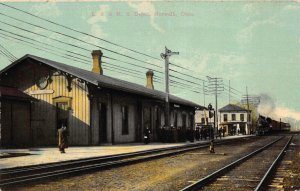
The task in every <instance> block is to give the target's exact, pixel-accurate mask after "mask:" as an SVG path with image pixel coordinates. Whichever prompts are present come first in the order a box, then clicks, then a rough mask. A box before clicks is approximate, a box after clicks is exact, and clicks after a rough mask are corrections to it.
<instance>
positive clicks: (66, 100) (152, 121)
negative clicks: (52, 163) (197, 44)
mask: <svg viewBox="0 0 300 191" xmlns="http://www.w3.org/2000/svg"><path fill="white" fill-rule="evenodd" d="M92 56H93V69H92V71H86V70H83V69H80V68H76V67H72V66H69V65H65V64H62V63H58V62H55V61H52V60H48V59H44V58H40V57H37V56H33V55H25V56H24V57H22V58H20V59H18V60H17V61H15V62H13V63H12V64H10V65H9V66H7V67H6V68H4V69H3V70H2V71H0V85H1V89H0V91H1V93H2V100H1V101H2V111H1V126H0V127H1V129H0V130H1V139H0V144H1V146H2V147H7V146H16V147H23V146H41V145H43V146H46V145H55V144H56V139H57V136H56V133H57V129H58V128H60V127H61V126H62V124H66V125H67V129H68V131H69V135H70V137H69V143H70V145H101V144H107V143H108V144H114V143H128V142H142V140H143V134H144V131H145V129H146V127H148V128H149V129H150V130H151V133H152V134H151V136H152V140H153V141H158V134H159V131H160V130H161V127H162V126H164V124H165V120H164V119H165V117H164V116H165V97H166V94H165V93H164V92H161V91H157V90H154V89H153V88H154V86H153V75H154V74H153V72H152V71H148V72H147V74H146V76H147V80H145V82H146V81H147V82H146V84H147V85H146V87H144V86H141V85H137V84H134V83H130V82H126V81H123V80H119V79H116V78H112V77H108V76H105V75H103V70H102V66H101V62H102V61H101V57H102V52H101V51H99V50H98V51H93V53H92ZM108 67H109V66H108ZM169 100H170V124H172V125H173V126H175V127H180V128H181V129H188V128H192V127H194V114H195V107H201V106H200V105H197V104H195V103H193V102H190V101H187V100H184V99H181V98H178V97H175V96H173V95H169Z"/></svg>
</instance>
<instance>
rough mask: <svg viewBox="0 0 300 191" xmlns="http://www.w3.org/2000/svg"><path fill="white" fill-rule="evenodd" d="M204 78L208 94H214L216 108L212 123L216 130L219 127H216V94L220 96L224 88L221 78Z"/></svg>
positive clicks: (216, 108)
mask: <svg viewBox="0 0 300 191" xmlns="http://www.w3.org/2000/svg"><path fill="white" fill-rule="evenodd" d="M206 77H207V79H208V81H209V85H208V89H209V93H212V94H215V100H216V102H215V103H216V107H215V114H214V123H215V126H216V127H217V130H218V127H219V125H218V94H220V92H221V91H224V86H223V83H222V82H223V80H222V78H217V77H216V78H212V77H209V76H206ZM214 128H215V127H214ZM214 130H215V129H214Z"/></svg>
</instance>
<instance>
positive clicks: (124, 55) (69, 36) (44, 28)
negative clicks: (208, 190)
mask: <svg viewBox="0 0 300 191" xmlns="http://www.w3.org/2000/svg"><path fill="white" fill-rule="evenodd" d="M0 15H4V16H6V17H8V18H11V19H14V20H17V21H19V22H22V23H26V24H28V25H31V26H34V27H37V28H40V29H43V30H46V31H50V32H53V33H56V34H59V35H61V36H65V37H68V38H71V39H73V40H77V41H79V42H81V43H85V44H88V45H91V46H95V47H98V48H101V49H102V50H106V51H108V52H111V53H114V54H117V55H120V56H123V57H127V58H130V59H132V60H136V61H139V62H142V63H146V64H150V65H152V66H155V67H158V68H162V67H161V66H157V65H153V64H151V63H149V62H146V61H143V60H140V59H137V58H134V57H131V56H128V55H126V54H122V53H119V52H116V51H114V50H110V49H108V48H105V47H103V46H99V45H96V44H93V43H90V42H87V41H84V40H82V39H79V38H76V37H74V36H71V35H68V34H64V33H62V32H58V31H55V30H52V29H48V28H46V27H42V26H39V25H36V24H33V23H29V22H26V21H24V20H21V19H17V18H14V17H12V16H8V15H6V14H4V13H0Z"/></svg>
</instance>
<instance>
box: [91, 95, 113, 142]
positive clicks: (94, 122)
mask: <svg viewBox="0 0 300 191" xmlns="http://www.w3.org/2000/svg"><path fill="white" fill-rule="evenodd" d="M100 104H104V105H106V139H107V143H111V125H112V123H111V109H110V108H111V103H110V95H109V94H108V93H107V92H105V91H104V92H101V90H100V91H99V92H98V93H97V94H95V95H94V98H93V99H92V104H91V107H92V108H91V109H92V114H91V115H92V116H91V128H92V140H91V141H92V142H91V144H92V145H99V143H100V141H101V140H100V129H99V120H100V116H101V115H103V114H102V113H100V112H101V111H100V110H99V108H100V107H99V106H100Z"/></svg>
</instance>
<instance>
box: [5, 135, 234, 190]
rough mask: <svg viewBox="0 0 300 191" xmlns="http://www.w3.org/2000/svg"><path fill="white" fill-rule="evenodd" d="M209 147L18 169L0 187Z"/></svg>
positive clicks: (168, 150) (160, 150)
mask: <svg viewBox="0 0 300 191" xmlns="http://www.w3.org/2000/svg"><path fill="white" fill-rule="evenodd" d="M234 141H237V139H232V140H226V141H218V142H216V144H217V145H218V144H224V143H230V142H234ZM208 145H209V143H202V144H201V143H197V144H192V145H184V146H177V147H171V148H162V149H153V150H150V151H141V152H135V153H129V154H119V155H115V156H111V157H101V158H95V159H94V158H93V159H91V160H92V162H98V163H97V164H87V163H88V162H91V160H80V161H72V162H70V163H67V162H65V163H63V164H61V163H59V164H54V165H42V166H37V167H32V168H27V169H26V168H24V169H17V171H8V172H6V173H7V174H6V175H10V176H12V177H13V178H6V179H3V178H2V177H1V180H0V186H9V185H15V184H20V183H25V182H31V181H35V180H41V179H45V178H52V177H58V176H62V175H68V174H69V175H70V174H72V173H75V172H86V171H89V170H96V169H105V168H112V167H117V166H124V165H128V164H133V163H138V162H142V161H146V160H151V159H156V158H162V157H166V156H171V155H176V154H180V153H183V152H188V151H191V150H196V149H199V148H205V147H207V146H208ZM159 152H163V153H159ZM153 153H158V154H153ZM147 154H148V155H147ZM149 154H152V155H150V156H149ZM145 155H146V156H145ZM130 157H131V159H130ZM134 157H139V158H134ZM112 159H114V160H117V161H107V162H103V161H104V160H112ZM101 160H102V163H100V164H99V162H101ZM79 164H80V165H83V166H78V165H79ZM72 165H73V166H72ZM75 165H77V166H75ZM68 166H69V167H68ZM74 166H75V167H74ZM39 167H40V168H39ZM53 167H57V168H59V167H60V168H64V169H58V170H57V169H55V170H52V171H46V170H51V168H53ZM41 170H44V171H46V172H40V173H34V171H41ZM21 172H23V173H24V172H25V173H26V172H27V173H28V172H31V173H32V174H30V175H23V176H16V177H14V176H15V175H16V174H18V173H21ZM2 174H3V173H2Z"/></svg>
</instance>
